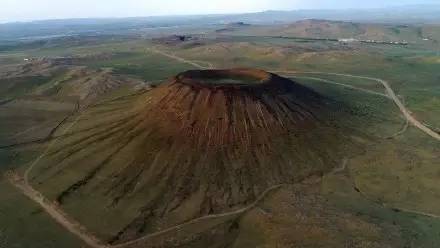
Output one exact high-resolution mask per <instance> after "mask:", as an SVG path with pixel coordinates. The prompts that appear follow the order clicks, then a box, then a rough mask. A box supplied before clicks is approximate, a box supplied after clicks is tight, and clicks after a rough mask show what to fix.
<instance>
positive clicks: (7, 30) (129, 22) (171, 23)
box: [0, 4, 440, 40]
mask: <svg viewBox="0 0 440 248" xmlns="http://www.w3.org/2000/svg"><path fill="white" fill-rule="evenodd" d="M303 19H327V20H340V21H357V22H376V23H405V24H420V23H423V24H426V23H429V24H433V23H435V24H437V23H440V4H439V5H407V6H398V7H388V8H380V9H322V10H319V9H310V10H293V11H273V10H270V11H264V12H258V13H245V14H223V15H221V14H220V15H190V16H154V17H130V18H90V19H60V20H42V21H33V22H16V23H5V24H0V40H15V39H23V38H29V37H51V36H65V35H77V34H90V33H93V34H96V33H100V34H103V33H104V34H124V33H127V32H131V33H133V31H136V30H141V29H145V28H161V27H175V26H190V25H194V24H196V25H215V24H225V23H231V22H245V23H250V24H276V23H290V22H294V21H298V20H303Z"/></svg>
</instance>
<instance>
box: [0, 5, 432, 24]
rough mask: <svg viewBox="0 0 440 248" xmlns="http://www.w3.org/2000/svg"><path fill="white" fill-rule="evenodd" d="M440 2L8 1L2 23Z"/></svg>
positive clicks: (4, 8) (359, 7)
mask: <svg viewBox="0 0 440 248" xmlns="http://www.w3.org/2000/svg"><path fill="white" fill-rule="evenodd" d="M423 4H438V2H437V1H433V0H418V1H417V0H390V1H386V2H385V1H379V0H371V1H368V2H359V1H353V0H342V1H337V2H336V1H331V0H308V1H305V0H258V1H253V0H235V1H232V0H212V1H203V0H193V1H192V4H188V2H187V1H184V0H162V1H159V0H153V1H149V2H148V3H145V2H143V1H140V0H127V1H119V0H107V1H105V0H96V1H93V5H91V4H90V1H86V0H76V1H70V0H69V1H63V2H61V1H53V0H41V1H38V4H36V3H35V2H34V1H32V0H5V2H4V3H2V8H1V9H0V16H1V17H0V18H1V19H0V22H1V23H6V22H23V21H36V20H50V19H71V18H72V19H73V18H124V17H147V16H171V15H207V14H239V13H252V12H261V11H268V10H301V9H368V8H384V7H394V6H405V5H423Z"/></svg>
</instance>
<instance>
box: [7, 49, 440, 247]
mask: <svg viewBox="0 0 440 248" xmlns="http://www.w3.org/2000/svg"><path fill="white" fill-rule="evenodd" d="M149 50H150V51H152V52H155V53H158V54H161V55H163V56H166V57H169V58H172V59H175V60H177V61H180V62H182V63H186V64H190V65H192V66H194V67H196V68H199V69H213V68H214V66H213V64H211V63H208V62H206V64H207V65H208V67H206V66H203V65H201V64H199V63H196V62H195V61H190V60H187V59H184V58H181V57H179V56H176V55H174V54H169V53H166V52H164V51H161V50H158V49H156V48H151V49H149ZM204 63H205V62H204ZM273 72H275V73H284V74H295V75H296V74H320V75H336V76H343V77H351V78H359V79H366V80H373V81H376V82H379V83H381V84H382V85H383V86H384V88H385V90H386V92H387V95H385V94H381V93H378V92H374V91H369V90H366V89H361V88H357V87H354V86H350V85H345V84H341V83H337V82H333V81H330V80H326V79H321V78H313V77H309V78H310V79H315V80H320V81H322V82H326V83H332V84H337V85H341V86H344V87H349V88H352V89H356V90H362V91H364V92H367V93H370V94H376V95H380V96H384V97H390V98H391V99H392V100H393V101H394V103H395V104H396V105H397V106H398V107H399V109H400V111H401V112H402V114H403V115H404V117H405V118H406V119H407V120H408V122H410V123H411V124H412V125H414V126H415V127H417V128H419V129H420V130H422V131H423V132H425V133H426V134H428V135H429V136H431V137H432V138H434V139H436V140H440V134H438V133H436V132H434V131H433V130H431V129H430V128H428V127H427V126H425V125H423V124H422V123H421V122H419V121H418V120H417V119H415V118H414V117H413V116H412V115H411V112H410V111H409V110H407V109H406V108H405V106H404V104H403V103H402V102H401V101H400V99H399V98H398V97H397V96H396V94H395V93H394V91H393V90H392V88H391V87H390V85H389V83H388V82H387V81H385V80H382V79H379V78H373V77H365V76H356V75H350V74H341V73H327V72H297V71H273ZM79 118H80V115H78V117H77V118H76V119H75V120H74V121H73V122H72V123H71V124H70V125H69V126H68V127H67V128H66V129H65V130H64V133H67V132H68V131H69V130H70V129H71V128H72V127H73V126H74V125H75V124H76V123H77V121H78V120H79ZM56 142H57V139H55V140H53V141H52V142H51V143H50V144H49V145H48V146H47V148H46V150H45V151H44V152H43V153H42V154H41V155H40V156H39V157H38V158H37V159H36V160H35V161H34V162H33V163H32V164H31V165H30V166H29V167H28V168H27V170H26V171H25V173H24V176H23V178H21V177H19V176H18V175H17V174H15V173H12V172H9V173H7V174H6V176H7V178H8V180H9V181H10V182H11V184H13V185H14V186H15V187H17V189H19V190H20V191H21V192H22V193H23V194H24V195H26V196H27V197H28V198H29V199H31V200H32V201H34V202H36V203H37V204H38V205H40V206H41V207H42V208H43V209H44V210H45V211H46V213H47V214H49V215H50V216H51V217H52V218H53V219H54V220H55V221H56V222H58V223H59V224H60V225H62V226H63V227H64V228H66V229H67V230H68V231H69V232H71V233H72V234H74V235H75V236H77V237H78V238H79V239H81V240H82V241H83V242H84V243H86V244H87V245H89V246H90V247H93V248H129V247H131V246H137V245H142V243H145V242H148V240H149V239H150V238H153V237H156V236H159V235H162V234H165V233H168V232H173V231H176V230H179V229H181V228H183V227H185V226H187V225H190V224H194V223H196V222H198V221H201V220H207V219H214V218H222V217H228V216H233V215H238V214H242V213H245V212H247V211H249V210H251V209H252V208H254V207H255V206H256V205H257V204H258V203H259V202H260V201H261V200H263V199H264V198H265V197H266V196H267V194H269V193H270V192H272V191H274V190H276V189H278V188H280V187H282V186H283V185H285V184H280V185H274V186H272V187H269V188H268V189H266V190H265V191H264V192H263V193H262V194H261V195H260V196H259V197H258V198H257V199H256V200H255V201H254V202H253V203H252V204H250V205H248V206H246V207H243V208H241V209H238V210H235V211H232V212H228V213H222V214H213V215H206V216H203V217H200V218H196V219H193V220H190V221H188V222H186V223H183V224H180V225H176V226H174V227H171V228H168V229H165V230H162V231H159V232H156V233H152V234H149V235H146V236H144V237H141V238H139V239H136V240H132V241H129V242H126V243H122V244H118V245H107V244H104V243H103V242H102V241H100V240H99V239H98V238H96V237H95V236H94V235H93V234H91V233H90V232H88V231H87V230H86V228H85V227H84V226H82V225H81V224H80V223H78V222H76V221H75V220H73V219H71V218H70V217H68V215H67V214H66V213H65V212H63V210H62V209H60V208H59V207H58V206H57V205H56V204H54V203H52V202H50V201H49V200H47V199H46V198H45V197H44V196H43V195H42V194H41V193H40V192H38V191H37V190H35V189H34V188H33V187H32V186H31V185H30V183H29V174H30V172H31V171H32V169H33V168H34V166H35V165H36V164H37V163H38V162H39V161H40V160H41V159H42V158H43V157H44V156H45V155H46V154H47V152H48V151H49V149H50V148H51V147H52V146H53V145H54V144H55V143H56ZM346 163H347V161H346V160H344V161H343V164H342V167H341V168H336V169H335V170H334V171H333V172H331V173H338V172H340V171H343V170H345V167H346ZM399 210H401V211H405V212H408V213H415V214H420V215H425V216H430V217H434V218H439V216H437V215H433V214H429V213H423V212H417V211H412V210H406V209H399Z"/></svg>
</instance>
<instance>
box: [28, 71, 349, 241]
mask: <svg viewBox="0 0 440 248" xmlns="http://www.w3.org/2000/svg"><path fill="white" fill-rule="evenodd" d="M130 99H131V100H129V99H123V100H118V101H115V102H112V103H109V104H107V105H98V106H96V107H95V108H92V109H91V110H89V112H88V113H85V116H84V117H83V119H82V120H81V121H80V122H79V123H78V124H77V128H76V129H75V130H73V131H72V133H70V134H68V135H66V136H65V137H64V138H63V140H62V141H60V143H59V145H57V147H56V148H54V149H53V151H52V152H50V153H49V155H48V157H46V158H45V159H44V160H45V161H43V162H42V164H43V163H44V164H45V165H46V167H45V168H40V169H37V172H36V173H35V176H34V178H35V179H34V182H35V183H39V186H38V187H39V188H40V189H41V190H42V191H43V192H49V193H48V194H49V196H51V197H53V198H54V199H57V200H58V201H59V202H60V204H61V205H63V204H74V202H77V201H81V204H82V206H84V207H85V208H87V209H95V210H96V212H97V213H99V214H101V213H102V211H106V212H109V213H112V211H114V213H117V212H118V211H124V210H125V209H137V211H134V212H133V217H132V220H131V221H130V222H129V223H128V224H127V225H126V226H125V228H123V229H122V230H120V232H119V233H118V234H117V235H116V236H115V237H114V239H113V240H112V241H113V242H116V243H117V242H121V241H124V240H128V239H132V238H135V237H139V236H142V235H144V234H145V233H150V232H153V231H155V230H158V229H159V228H160V229H163V228H166V227H169V226H172V225H175V224H178V223H182V222H184V221H187V220H190V219H193V218H196V217H200V216H203V215H206V214H212V213H221V212H225V211H230V210H233V209H237V208H240V207H243V206H245V205H247V204H249V203H251V202H253V201H254V200H255V199H256V198H257V197H258V196H259V194H261V193H262V192H263V191H264V190H265V189H267V188H268V187H270V186H273V185H276V184H281V183H292V182H297V181H299V180H302V179H304V178H306V177H308V176H310V175H313V174H315V175H316V174H319V175H320V174H322V173H325V172H326V171H329V170H331V168H333V167H335V166H337V165H338V163H339V162H340V160H341V155H340V154H341V151H342V150H343V149H344V148H343V147H342V146H341V144H348V143H349V142H347V141H346V140H347V138H346V137H345V135H344V134H343V132H342V131H341V130H339V129H338V128H337V127H336V125H333V124H332V122H331V120H330V119H329V118H328V117H329V116H333V117H332V118H334V116H335V115H334V114H333V113H332V112H331V111H332V110H331V109H330V107H329V106H330V105H331V101H330V100H329V99H325V98H323V97H321V96H320V95H318V94H317V93H315V92H314V91H312V90H310V89H308V88H306V87H304V86H302V85H299V84H297V83H295V82H293V81H291V80H288V79H286V78H282V77H280V76H277V75H275V74H271V73H268V72H265V71H261V70H256V69H232V70H206V71H187V72H183V73H181V74H179V75H177V76H176V77H174V78H172V79H170V81H169V82H168V83H165V84H162V85H160V86H159V87H157V88H154V89H152V90H151V91H148V92H146V93H143V94H141V95H138V96H136V97H132V98H130ZM85 147H87V149H84V148H85ZM72 172H75V173H72ZM60 185H64V186H61V187H60ZM91 192H92V193H91ZM91 195H93V196H91ZM97 199H99V200H97ZM91 202H92V203H93V204H94V205H92V206H87V204H92V203H91ZM96 202H99V204H96ZM91 214H93V213H91ZM85 221H87V220H85Z"/></svg>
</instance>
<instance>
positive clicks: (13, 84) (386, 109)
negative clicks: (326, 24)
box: [0, 26, 440, 248]
mask: <svg viewBox="0 0 440 248" xmlns="http://www.w3.org/2000/svg"><path fill="white" fill-rule="evenodd" d="M354 28H356V27H354ZM356 30H357V29H356ZM257 31H258V32H262V34H264V35H266V34H267V33H266V31H264V30H263V31H264V32H263V31H261V30H252V29H250V30H245V31H243V30H242V33H241V34H245V35H250V36H252V35H255V34H256V32H257ZM354 31H355V30H354ZM354 31H353V30H350V32H348V34H350V33H352V32H354ZM286 32H287V31H286ZM292 32H293V31H292ZM344 32H345V31H344ZM414 32H417V30H409V29H408V28H405V27H397V28H394V29H393V28H392V29H387V35H388V36H390V37H391V36H393V37H394V36H396V35H400V36H399V37H400V38H402V39H408V40H409V39H416V38H417V39H419V37H417V35H416V36H414ZM438 33H439V31H438V27H435V26H426V27H423V30H422V34H423V35H424V36H425V35H426V36H429V37H434V38H436V39H440V38H439V36H438ZM286 34H287V33H286ZM225 36H226V37H227V38H225V37H223V38H222V39H219V40H217V39H212V40H210V39H207V40H203V42H200V44H190V45H188V44H184V45H170V46H165V45H157V44H153V43H152V42H151V41H148V40H143V39H137V38H133V39H129V40H126V39H123V40H105V39H104V40H102V41H101V42H99V43H98V44H96V43H95V44H87V43H65V44H63V43H60V44H56V45H52V46H47V45H46V46H44V47H38V46H37V47H31V48H27V49H23V50H20V49H19V50H14V51H4V52H1V53H0V66H5V65H11V64H16V63H18V62H22V61H23V58H29V57H30V58H40V57H60V56H61V57H63V56H73V57H75V56H78V57H79V59H78V60H75V62H74V65H76V66H77V65H80V66H86V67H88V68H92V69H99V68H112V69H113V72H114V73H115V74H118V75H127V76H132V77H137V78H140V79H142V80H145V81H149V82H151V83H153V84H159V83H161V82H162V81H164V80H166V79H167V78H170V77H172V76H174V75H175V74H177V73H179V72H181V71H184V70H188V69H194V66H192V65H188V64H185V63H182V62H179V61H176V60H173V59H171V58H168V57H164V56H162V55H160V54H157V53H152V52H149V51H147V48H149V47H152V46H156V47H158V48H159V49H161V50H164V51H167V52H169V53H173V54H176V55H179V56H181V57H184V58H186V59H189V60H194V61H205V62H209V63H212V64H213V65H215V66H216V67H220V68H228V67H258V68H261V69H267V70H298V71H321V72H335V73H348V74H354V75H363V76H371V77H376V78H381V79H385V80H387V81H389V82H390V84H391V87H392V88H393V89H394V90H395V92H396V94H398V95H399V96H401V98H402V99H403V101H404V102H405V104H406V106H407V107H408V108H409V109H410V110H411V111H412V112H413V114H414V116H415V117H416V118H417V119H419V120H421V121H422V122H425V123H427V124H429V125H430V126H432V127H433V128H434V129H437V130H438V129H440V84H439V82H440V77H439V69H440V57H439V56H438V47H436V46H435V44H429V45H425V44H423V43H417V44H412V45H409V46H405V47H399V46H388V45H348V46H342V45H340V44H338V43H335V42H325V41H300V40H286V39H277V38H267V37H232V36H227V35H225ZM436 49H437V50H436ZM102 54H108V55H109V56H106V57H105V59H103V58H101V57H99V55H102ZM64 76H65V74H58V75H52V76H50V77H42V76H35V77H34V76H32V77H24V78H15V79H8V80H6V79H0V99H2V100H3V99H11V98H12V99H18V100H17V101H14V102H13V103H7V104H4V105H0V118H1V123H0V139H1V140H0V141H1V144H2V145H5V144H10V143H11V142H19V141H23V140H24V141H25V140H29V139H33V138H36V137H41V136H44V135H45V134H47V132H48V131H49V130H50V129H51V128H52V127H53V126H54V125H56V124H57V122H59V121H60V120H61V119H63V118H64V117H65V116H66V115H68V114H69V113H70V112H71V110H72V109H73V108H74V101H72V99H68V100H66V101H64V102H63V101H61V102H60V101H55V99H52V100H53V101H49V102H42V99H40V98H41V96H40V97H36V96H35V95H33V94H32V93H33V92H35V91H38V90H42V91H46V90H47V89H54V85H57V83H56V82H62V81H63V80H65V79H66V78H64ZM300 76H304V75H299V76H298V75H297V76H292V79H294V80H295V81H297V82H299V83H301V84H303V85H306V86H308V87H311V88H312V89H314V90H315V91H317V92H319V93H320V94H322V95H324V96H326V97H328V98H331V99H333V100H335V101H337V102H339V103H340V104H343V105H349V106H351V108H352V110H353V112H352V113H350V114H351V118H349V119H347V120H343V121H341V123H340V125H342V126H344V127H345V128H347V129H354V130H356V131H357V132H360V133H363V134H365V136H368V137H370V138H369V139H367V138H366V139H364V140H361V141H360V142H363V143H364V144H365V145H366V147H367V148H366V149H365V150H364V151H363V152H362V153H361V154H347V159H348V162H347V169H346V170H345V171H344V172H342V173H339V174H336V175H328V176H326V177H325V178H324V180H323V181H322V184H320V186H321V189H320V190H319V191H318V192H314V193H307V194H305V195H306V197H309V196H310V195H319V196H320V197H324V198H325V199H326V203H319V204H318V205H319V206H320V207H321V208H323V207H322V206H325V207H326V208H327V207H328V208H329V209H331V210H329V212H330V213H328V214H329V215H331V216H337V217H335V219H336V220H340V219H343V218H346V217H347V216H348V217H349V218H348V219H349V220H350V221H352V222H350V223H348V224H352V225H351V226H353V225H354V226H361V227H360V228H358V229H356V228H354V229H344V228H345V227H343V225H344V224H347V223H342V224H341V223H339V224H338V227H339V228H341V229H343V231H342V232H341V233H337V234H335V233H332V235H333V236H332V237H335V240H334V241H331V242H330V241H328V242H330V243H325V244H319V243H314V244H308V245H316V246H318V245H322V246H323V247H329V246H330V247H331V245H344V244H343V243H338V242H342V241H341V240H343V239H344V237H347V236H348V237H356V236H359V237H361V236H362V240H360V241H359V242H364V243H365V242H367V241H368V242H372V243H369V244H370V245H371V244H373V245H371V246H366V247H387V246H385V245H384V246H380V245H377V246H374V244H375V243H374V242H376V244H386V245H388V246H390V247H414V248H416V247H417V248H418V247H426V248H434V247H439V246H440V220H439V219H438V218H432V217H428V216H424V215H423V214H416V213H414V212H426V213H431V214H437V215H440V208H439V207H438V206H440V202H439V199H440V197H439V196H440V188H439V186H438V181H439V180H440V171H439V170H438V168H437V167H436V165H438V163H439V162H438V161H440V157H439V154H440V146H439V143H438V142H437V141H435V140H433V139H431V138H430V137H428V136H426V135H425V134H424V133H422V132H420V131H419V130H417V129H415V128H414V127H411V126H410V127H408V128H407V129H405V120H404V119H403V118H402V116H401V114H400V112H399V110H398V108H397V107H396V106H395V105H394V103H393V102H392V101H390V100H389V99H387V98H385V97H381V96H378V95H374V94H369V93H365V92H362V91H356V90H354V89H350V88H345V87H343V86H340V85H332V84H328V83H323V82H320V81H317V80H313V79H307V78H301V77H300ZM306 76H311V77H319V78H322V79H326V80H330V81H334V82H337V83H343V84H347V85H352V86H355V87H359V88H363V89H367V90H372V91H375V92H378V93H383V92H384V91H383V87H381V86H380V85H378V83H377V82H373V81H371V80H363V79H350V78H346V77H340V76H332V75H308V74H307V75H306ZM133 92H134V91H133V89H132V88H121V89H119V90H116V91H113V92H111V93H109V94H107V95H105V96H101V97H100V98H99V101H102V102H103V103H105V102H106V100H111V99H114V98H117V97H121V96H124V95H129V94H132V93H133ZM49 95H51V94H49ZM64 97H65V96H64ZM57 100H60V99H57ZM103 108H104V109H102V110H103V111H105V108H109V109H111V108H112V106H111V105H108V106H107V107H103ZM90 118H91V117H90ZM4 120H5V121H4ZM35 126H37V127H38V126H41V127H39V128H37V129H36V130H32V131H30V132H28V135H26V134H25V135H21V136H19V137H18V138H17V137H14V135H16V134H17V133H21V132H25V131H26V130H28V129H30V128H32V127H35ZM402 130H404V132H401V131H402ZM400 132H401V133H400ZM395 134H398V135H395ZM391 137H392V138H391ZM108 145H111V144H108ZM42 149H43V148H42V147H40V146H30V147H27V148H15V149H14V148H12V149H2V150H0V161H1V166H0V172H2V173H3V171H4V170H6V169H10V168H17V167H20V169H21V170H23V168H24V167H25V165H26V162H27V161H29V160H30V159H31V158H33V157H35V156H36V155H37V154H38V153H39V152H41V150H42ZM284 190H285V189H284ZM283 192H284V191H283ZM283 192H281V193H280V194H281V196H283V194H287V195H288V194H289V193H285V192H284V193H283ZM289 192H290V191H289ZM281 196H278V197H281ZM275 199H278V198H276V197H275ZM282 199H284V198H282ZM99 201H100V199H98V198H97V199H96V202H92V203H88V204H87V205H89V206H90V205H93V204H99ZM286 201H288V202H289V201H290V202H291V203H292V204H293V202H295V201H294V200H292V199H290V200H286ZM278 203H279V202H278V201H275V200H274V198H269V199H268V200H267V201H265V202H264V204H262V205H261V207H262V208H263V209H270V210H271V211H272V212H273V214H274V215H275V217H276V218H275V221H273V222H275V223H272V224H270V225H273V226H274V227H276V228H278V229H276V228H275V229H273V230H284V232H286V231H285V230H286V229H287V228H289V227H290V226H289V225H291V224H292V223H294V221H293V220H291V222H289V219H288V218H287V217H286V216H289V214H292V213H295V212H289V211H293V210H291V209H290V210H289V209H288V208H284V209H281V210H277V208H279V205H278ZM75 204H81V203H75V202H71V203H68V204H67V206H68V209H66V210H67V211H68V212H76V211H77V207H78V206H77V205H75ZM384 204H385V205H384ZM18 206H19V207H18ZM398 209H407V210H412V211H414V212H411V211H408V212H405V211H401V210H398ZM89 211H90V212H89ZM92 212H93V213H94V214H93V215H90V213H92ZM134 212H135V210H134V209H127V210H126V211H125V212H114V213H113V214H114V215H115V216H116V215H117V216H118V218H111V219H106V218H105V217H106V216H107V215H106V213H102V215H100V213H99V211H97V210H96V209H88V210H87V211H83V212H82V213H77V214H84V216H81V219H82V220H84V222H85V223H84V224H85V225H86V226H88V227H90V229H92V230H100V234H103V236H104V237H106V238H109V236H106V235H105V234H108V233H114V232H117V231H118V230H120V229H121V228H122V227H123V226H124V225H125V224H126V223H125V222H128V220H129V219H131V218H132V215H133V213H134ZM320 213H321V212H320ZM322 214H323V215H324V216H326V215H325V213H322ZM262 216H263V217H262ZM264 216H265V215H264V214H263V215H262V214H261V213H260V211H259V210H258V209H254V210H253V211H251V212H249V213H248V214H246V215H244V216H243V217H242V218H239V219H234V221H232V222H231V223H235V220H237V221H238V223H239V229H238V230H239V231H233V232H232V233H233V237H230V236H227V237H228V239H229V241H230V240H235V243H233V244H231V243H228V244H229V245H230V246H231V247H234V245H235V247H246V246H248V247H249V246H256V245H263V244H266V245H269V246H270V245H272V246H273V247H275V246H274V244H276V243H277V242H278V241H279V240H282V238H284V237H283V236H279V237H278V236H276V233H275V232H272V233H271V232H270V231H268V229H266V227H267V226H268V225H269V224H268V220H267V216H266V217H264ZM283 218H287V219H283ZM104 219H105V221H102V220H104ZM336 220H335V222H337V221H336ZM228 221H231V219H227V220H224V221H222V222H221V223H228ZM277 221H278V222H277ZM283 221H284V222H283ZM319 221H321V219H320V220H319ZM319 221H316V222H314V223H312V224H313V225H315V228H316V230H318V231H319V232H318V231H316V232H314V233H313V235H312V234H311V235H310V236H308V237H309V238H310V240H319V239H320V238H321V239H323V237H324V236H325V233H324V234H323V233H322V230H320V229H319V228H318V227H316V225H317V224H316V223H321V222H319ZM29 223H32V225H30V224H29ZM280 223H281V224H280ZM353 223H355V224H353ZM214 224H215V225H216V227H217V228H220V229H221V228H226V227H227V228H231V225H229V224H230V223H229V224H228V225H226V227H224V226H222V225H220V224H218V223H217V222H213V223H204V224H203V225H202V224H200V226H197V227H193V229H192V230H198V229H197V228H201V230H203V231H206V230H210V228H212V226H213V225H214ZM309 224H310V223H309ZM204 225H206V226H208V227H207V228H204ZM270 225H269V226H270ZM283 225H284V226H283ZM304 225H306V226H307V223H305V224H304ZM322 225H323V226H326V225H328V226H329V227H334V226H332V225H330V224H328V223H323V224H322ZM202 227H203V228H202ZM227 228H226V229H227ZM283 228H284V229H283ZM298 228H303V227H298ZM301 230H302V229H301ZM366 230H369V232H367V231H366ZM374 230H376V231H374ZM217 231H218V230H217ZM225 232H226V231H225ZM227 233H229V232H227ZM280 233H282V231H280ZM383 233H388V234H390V235H389V236H390V237H389V238H388V240H387V237H384V234H383ZM274 235H275V236H274ZM171 236H172V235H171ZM256 236H257V237H258V238H254V237H256ZM4 237H6V239H5V238H4ZM2 238H3V239H4V240H6V242H7V244H8V245H9V246H8V247H37V248H38V247H42V248H43V247H44V248H46V247H79V246H80V245H81V244H80V243H79V242H78V241H77V240H76V239H75V238H73V237H72V236H71V235H70V234H69V233H67V232H66V231H65V230H64V229H62V228H61V227H59V226H58V225H57V224H55V223H54V222H53V221H52V220H51V219H49V217H48V216H46V215H45V214H44V213H43V212H41V210H39V208H38V207H37V206H35V205H34V204H33V203H32V202H31V201H29V200H28V199H26V198H25V197H24V196H22V195H20V193H19V192H18V191H16V190H15V189H14V188H13V187H12V186H10V185H9V184H8V183H7V182H5V181H4V180H2V181H0V246H1V244H2V243H1V242H2ZM166 238H169V237H166ZM217 238H218V237H217ZM229 241H228V242H229ZM219 242H220V241H219ZM230 242H232V241H230ZM332 242H334V243H332ZM208 243H209V242H208V241H200V242H199V243H197V245H198V246H200V247H204V245H205V246H206V244H208ZM189 244H191V243H189ZM193 244H195V243H193ZM326 245H327V246H326ZM188 246H190V245H188ZM192 247H196V246H195V245H193V246H192ZM360 247H362V246H360Z"/></svg>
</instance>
